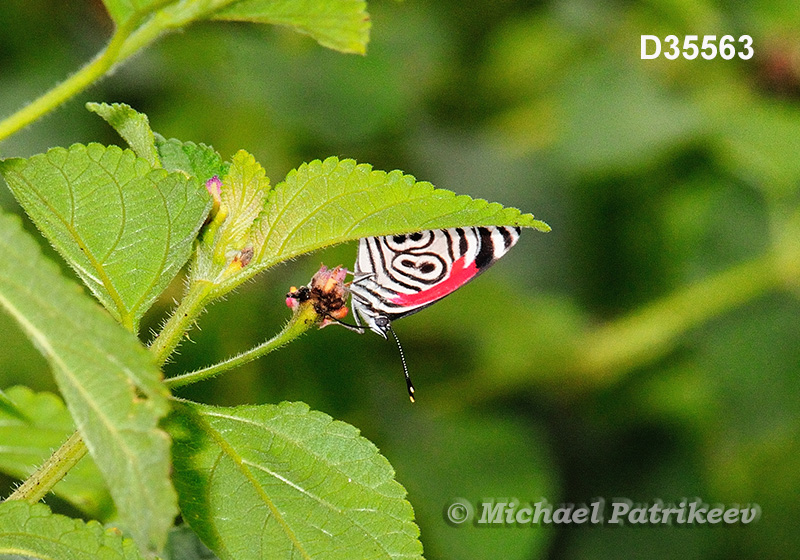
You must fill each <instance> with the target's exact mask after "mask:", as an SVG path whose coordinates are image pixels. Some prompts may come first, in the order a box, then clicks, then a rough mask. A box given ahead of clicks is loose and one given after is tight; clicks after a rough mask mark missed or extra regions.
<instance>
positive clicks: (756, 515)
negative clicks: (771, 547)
mask: <svg viewBox="0 0 800 560" xmlns="http://www.w3.org/2000/svg"><path fill="white" fill-rule="evenodd" d="M444 518H445V521H446V522H447V523H449V524H450V525H452V526H454V527H458V526H461V525H464V524H466V523H471V524H472V525H475V526H477V527H491V526H495V527H496V526H516V527H521V526H526V525H562V524H566V525H610V526H620V525H634V526H640V525H641V526H645V525H646V526H666V527H670V526H682V527H683V526H688V527H700V526H706V525H719V526H726V525H728V526H730V525H750V524H752V523H755V522H757V521H758V520H759V519H760V518H761V506H759V505H758V504H755V503H748V504H727V505H726V504H711V505H709V504H707V503H705V502H703V501H702V500H701V499H700V498H683V499H680V500H678V501H676V502H670V503H664V501H663V500H660V499H656V500H654V501H652V502H636V503H635V502H633V501H632V500H629V499H628V498H611V499H610V500H608V501H607V500H605V499H604V498H594V499H592V500H590V501H589V502H588V503H583V504H567V503H562V504H552V503H550V502H548V501H547V500H546V499H545V498H541V499H540V500H539V501H536V502H522V501H520V500H517V499H511V498H506V499H500V498H488V499H483V500H478V501H476V502H474V503H473V502H471V501H469V500H466V499H464V498H455V499H453V500H452V501H451V502H450V503H449V504H447V505H446V506H445V509H444Z"/></svg>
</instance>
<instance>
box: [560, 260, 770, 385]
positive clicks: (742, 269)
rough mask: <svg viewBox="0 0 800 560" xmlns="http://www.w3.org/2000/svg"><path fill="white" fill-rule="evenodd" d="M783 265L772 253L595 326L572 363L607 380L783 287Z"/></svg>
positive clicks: (583, 372) (597, 379) (645, 361)
mask: <svg viewBox="0 0 800 560" xmlns="http://www.w3.org/2000/svg"><path fill="white" fill-rule="evenodd" d="M780 268H781V267H780V262H779V261H778V260H777V258H776V255H774V254H772V253H768V254H766V255H764V256H762V257H760V258H757V259H754V260H752V261H748V262H745V263H742V264H740V265H737V266H734V267H732V268H730V269H728V270H725V271H723V272H720V273H718V274H716V275H714V276H711V277H710V278H707V279H705V280H703V281H701V282H699V283H697V284H694V285H691V286H687V287H684V288H681V289H679V290H678V291H676V292H675V293H673V294H670V295H668V296H666V297H664V298H662V299H660V300H657V301H656V302H654V303H652V304H650V305H647V306H645V307H644V308H643V309H641V310H638V311H635V312H633V313H631V314H629V315H627V316H625V317H622V318H620V319H617V320H615V321H612V322H611V323H609V324H607V325H605V326H602V327H600V328H598V329H595V330H594V331H592V332H590V333H589V334H588V335H587V336H586V337H584V340H583V341H582V342H581V343H580V344H579V345H578V348H580V350H579V356H578V359H577V361H576V363H574V364H572V368H573V369H574V370H577V371H578V372H579V373H580V374H582V375H584V376H587V377H593V378H595V381H597V382H599V381H600V380H602V381H603V382H604V383H606V382H608V381H610V380H612V379H615V378H617V377H619V376H621V375H623V374H624V373H626V372H627V371H629V370H631V369H632V368H634V367H637V366H639V365H642V364H645V363H648V362H650V361H653V360H655V359H658V358H660V357H661V356H663V355H665V354H666V353H667V352H668V351H669V350H670V349H671V348H672V347H673V346H674V342H675V340H676V339H677V338H678V336H680V335H682V334H683V333H685V332H686V331H688V330H690V329H692V328H694V327H697V326H698V325H700V324H702V323H704V322H706V321H708V320H709V319H711V318H713V317H716V316H718V315H720V314H722V313H724V312H726V311H729V310H731V309H734V308H736V307H738V306H741V305H743V304H744V303H746V302H748V301H751V300H753V299H755V298H757V297H759V296H761V295H763V294H764V293H766V292H767V291H769V290H770V289H772V288H776V287H779V286H780V285H781V284H782V282H783V278H782V274H781V270H780Z"/></svg>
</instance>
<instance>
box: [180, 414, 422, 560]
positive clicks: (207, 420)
mask: <svg viewBox="0 0 800 560" xmlns="http://www.w3.org/2000/svg"><path fill="white" fill-rule="evenodd" d="M168 429H169V430H170V432H171V433H172V435H173V438H174V439H175V444H174V447H173V454H174V457H175V473H174V478H175V484H176V488H177V489H178V493H179V496H180V502H181V512H182V514H183V516H184V519H185V520H186V521H188V522H189V524H190V525H191V526H192V528H193V529H194V531H195V532H196V533H197V534H198V535H199V536H200V538H201V539H202V540H203V541H204V542H205V543H206V544H207V545H208V546H209V547H210V548H211V549H212V550H214V552H215V553H216V554H217V555H218V556H219V557H220V558H223V559H228V558H230V559H238V558H251V559H252V558H264V559H267V558H269V559H273V558H315V559H337V558H342V559H347V560H350V559H352V558H359V559H365V560H366V559H379V558H387V559H388V558H401V557H402V558H421V554H422V545H421V544H420V542H419V540H418V536H419V529H418V528H417V526H416V525H415V524H414V522H413V517H414V514H413V510H412V509H411V505H410V504H409V503H408V502H407V501H406V500H405V495H406V491H405V489H404V488H403V487H402V486H401V485H400V484H399V483H397V482H396V481H395V480H394V471H393V470H392V467H391V465H389V463H388V461H387V460H386V459H385V458H384V457H383V456H382V455H380V454H379V453H378V450H377V449H376V448H375V446H374V445H373V444H372V443H370V442H369V441H367V440H366V439H364V438H363V437H361V436H360V435H359V433H358V430H356V428H354V427H353V426H350V425H349V424H345V423H344V422H339V421H335V420H333V419H332V418H331V417H330V416H327V415H326V414H322V413H321V412H316V411H311V410H309V408H308V406H306V405H305V404H303V403H282V404H280V405H261V406H240V407H236V408H220V407H212V406H204V405H197V404H189V403H187V404H183V405H180V406H179V407H177V409H176V410H175V412H174V413H173V414H172V415H171V416H170V421H169V423H168Z"/></svg>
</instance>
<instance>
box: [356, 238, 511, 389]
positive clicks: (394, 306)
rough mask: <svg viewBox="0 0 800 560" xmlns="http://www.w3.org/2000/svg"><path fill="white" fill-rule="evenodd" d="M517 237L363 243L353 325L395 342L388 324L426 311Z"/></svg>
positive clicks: (358, 260) (494, 259) (368, 240)
mask: <svg viewBox="0 0 800 560" xmlns="http://www.w3.org/2000/svg"><path fill="white" fill-rule="evenodd" d="M519 234H520V229H519V228H518V227H504V226H491V227H467V228H450V229H436V230H428V231H421V232H417V233H411V234H406V235H389V236H386V237H366V238H363V239H361V241H360V242H359V244H358V256H357V257H356V265H355V270H354V271H353V281H352V282H351V284H350V294H351V307H352V308H353V315H354V317H355V320H356V325H357V326H359V327H361V321H362V320H363V321H364V322H365V323H366V326H367V327H369V329H370V330H372V331H373V332H376V333H378V334H379V335H381V336H382V337H384V338H386V333H387V332H391V333H392V335H393V336H394V337H395V340H397V337H396V336H395V335H394V331H393V330H392V328H391V323H392V321H394V320H396V319H400V318H401V317H405V316H406V315H411V314H412V313H416V312H417V311H420V310H421V309H424V308H425V307H427V306H429V305H431V304H432V303H435V302H437V301H439V300H440V299H442V298H443V297H445V296H447V295H449V294H451V293H453V292H454V291H456V290H457V289H458V288H460V287H461V286H463V285H464V284H466V283H467V282H469V281H470V280H472V279H474V278H475V277H477V276H478V275H479V274H480V273H481V272H483V271H484V270H486V269H487V268H489V267H490V266H491V265H492V264H494V263H495V262H497V260H498V259H499V258H500V257H502V256H503V255H505V254H506V253H507V252H508V251H509V249H511V247H513V246H514V244H515V243H516V242H517V240H518V239H519ZM361 328H362V329H363V327H361ZM397 344H398V348H400V343H399V341H398V342H397ZM400 357H401V360H402V361H403V370H404V372H405V376H406V384H407V386H408V394H409V397H411V400H412V401H413V400H414V386H413V385H412V383H411V379H410V378H409V375H408V369H407V368H406V365H405V358H404V357H403V350H402V348H400Z"/></svg>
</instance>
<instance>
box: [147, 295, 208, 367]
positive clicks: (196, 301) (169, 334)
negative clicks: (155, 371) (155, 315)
mask: <svg viewBox="0 0 800 560" xmlns="http://www.w3.org/2000/svg"><path fill="white" fill-rule="evenodd" d="M213 287H214V284H212V283H211V282H207V281H204V280H200V281H196V282H193V283H192V284H191V285H190V286H189V291H188V292H187V293H186V296H185V297H184V298H183V300H181V303H180V305H179V306H178V308H177V309H175V311H174V312H173V314H172V316H171V317H170V318H169V319H168V320H167V322H166V323H165V324H164V328H163V329H161V332H160V333H158V336H157V337H156V338H155V339H154V340H153V342H151V343H150V351H151V352H152V353H153V354H154V355H155V357H156V363H158V365H163V364H164V362H166V361H167V358H169V356H170V354H172V352H174V351H175V348H177V347H178V345H179V344H180V343H181V340H182V339H183V337H184V335H185V334H186V332H187V331H188V330H189V327H190V326H191V324H192V323H194V321H195V320H196V319H197V317H198V316H199V315H200V313H202V312H203V308H204V305H205V303H207V299H208V294H209V293H210V292H211V289H212V288H213Z"/></svg>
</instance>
